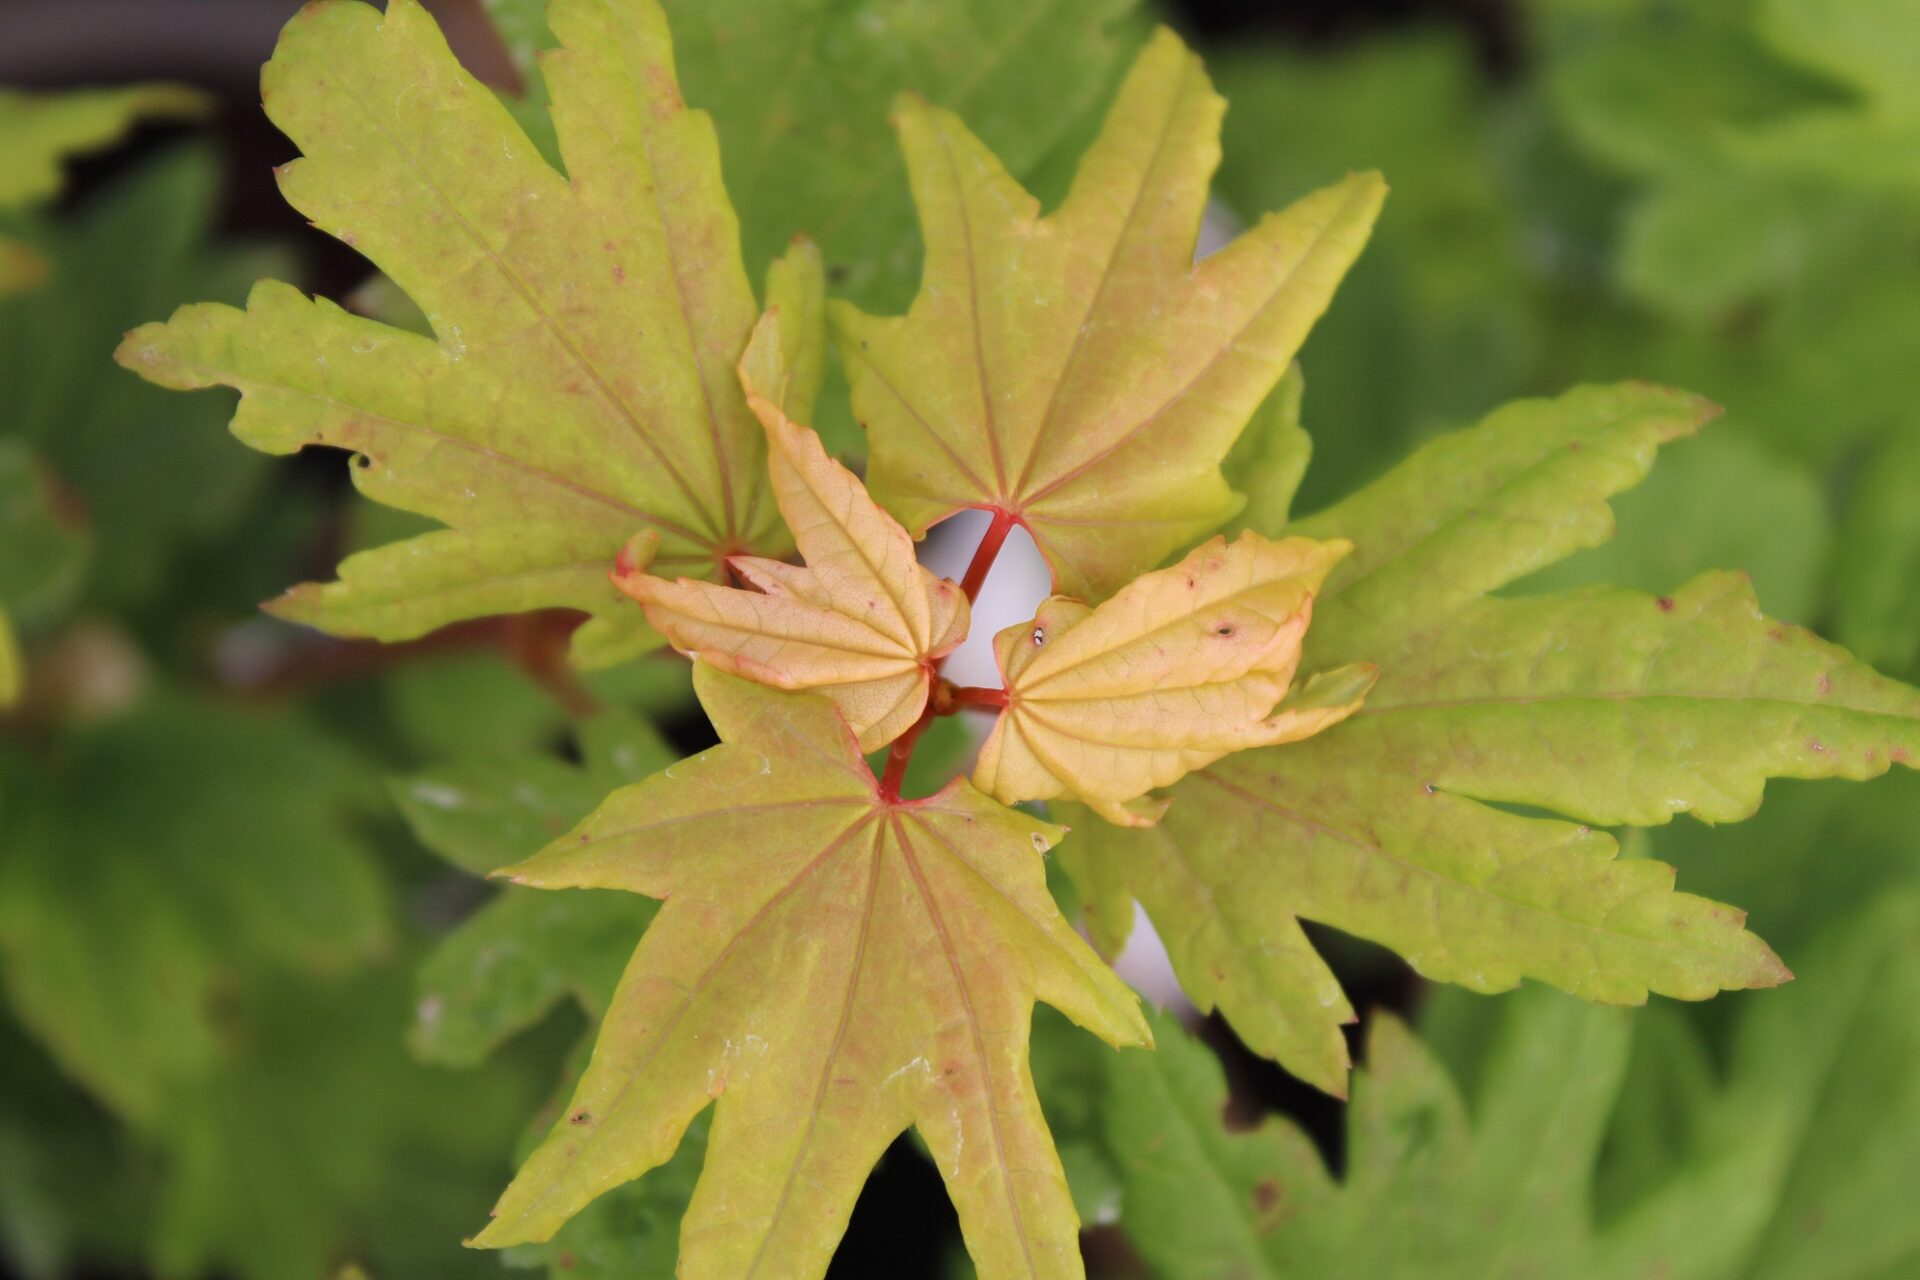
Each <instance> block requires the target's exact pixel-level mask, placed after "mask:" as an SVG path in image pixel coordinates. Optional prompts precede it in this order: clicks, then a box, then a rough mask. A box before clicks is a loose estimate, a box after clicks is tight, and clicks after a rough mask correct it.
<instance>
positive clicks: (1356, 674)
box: [973, 533, 1374, 826]
mask: <svg viewBox="0 0 1920 1280" xmlns="http://www.w3.org/2000/svg"><path fill="white" fill-rule="evenodd" d="M1348 550H1350V547H1349V544H1347V543H1344V542H1338V541H1334V542H1314V541H1312V540H1310V539H1307V538H1287V539H1284V540H1282V541H1279V542H1272V541H1269V540H1268V539H1266V538H1262V537H1260V536H1259V535H1258V534H1254V533H1245V534H1242V535H1241V536H1240V538H1239V539H1238V540H1237V541H1235V542H1233V543H1231V544H1229V543H1228V542H1227V541H1226V539H1224V538H1212V539H1209V540H1208V541H1206V542H1203V543H1201V544H1200V545H1199V546H1198V547H1195V548H1194V549H1193V550H1192V551H1191V552H1189V553H1188V554H1187V556H1186V558H1185V559H1183V560H1181V561H1180V563H1179V564H1176V565H1173V566H1172V567H1170V568H1166V569H1161V570H1158V571H1157V572H1154V573H1149V574H1146V575H1144V576H1142V577H1139V578H1136V579H1135V580H1134V581H1132V582H1131V583H1128V584H1127V585H1126V586H1125V587H1122V588H1121V589H1120V591H1119V593H1118V594H1116V595H1115V596H1114V597H1113V598H1112V599H1110V600H1108V601H1106V602H1105V603H1104V604H1102V605H1100V607H1099V608H1097V609H1089V608H1088V607H1087V606H1086V605H1085V604H1083V603H1081V602H1080V601H1078V600H1070V599H1066V598H1064V597H1060V596H1055V597H1053V598H1052V599H1050V600H1048V601H1046V602H1045V603H1044V604H1042V605H1041V606H1040V609H1039V611H1038V612H1037V613H1036V614H1035V615H1034V618H1033V620H1032V621H1031V622H1023V623H1018V624H1016V625H1014V626H1011V627H1008V628H1007V629H1006V630H1004V631H1002V632H1000V633H999V634H998V635H997V636H995V637H994V652H995V654H996V655H997V657H998V659H999V662H1000V673H1001V676H1002V678H1003V680H1004V682H1005V685H1006V698H1007V705H1006V710H1004V711H1003V712H1001V714H1000V717H999V719H998V720H996V721H995V723H994V726H993V733H992V734H991V736H989V737H988V739H987V741H986V745H985V746H984V747H982V748H981V750H980V763H979V765H978V767H977V768H975V770H974V774H973V780H974V785H975V786H978V787H979V788H980V789H981V790H983V791H985V792H987V793H988V794H990V795H992V796H994V797H995V798H996V799H999V800H1004V801H1007V802H1008V803H1013V802H1017V801H1021V800H1049V799H1052V798H1054V797H1056V796H1060V795H1063V794H1064V795H1068V796H1071V797H1074V798H1076V799H1080V800H1083V801H1086V802H1087V803H1088V804H1090V805H1091V806H1092V807H1093V809H1094V811H1095V812H1096V813H1098V814H1099V815H1100V816H1101V817H1103V818H1105V819H1106V820H1107V821H1109V822H1114V823H1118V824H1120V825H1123V826H1148V825H1151V824H1152V823H1153V822H1154V821H1156V820H1157V819H1158V818H1159V816H1160V815H1161V814H1162V813H1163V812H1164V811H1165V809H1166V802H1165V801H1163V800H1146V799H1142V798H1141V797H1144V796H1145V795H1146V793H1147V792H1148V791H1151V790H1152V789H1154V788H1155V787H1164V786H1168V785H1171V784H1172V783H1174V782H1177V781H1178V780H1179V779H1180V778H1182V777H1184V776H1186V774H1187V773H1188V772H1190V771H1191V770H1194V769H1198V768H1201V767H1202V766H1205V765H1209V764H1212V763H1213V762H1214V761H1215V760H1218V759H1219V758H1220V757H1221V756H1224V755H1226V754H1228V753H1229V752H1233V751H1241V750H1245V749H1246V748H1249V747H1258V746H1273V745H1275V744H1278V743H1282V742H1294V741H1297V740H1299V739H1301V738H1305V737H1309V736H1311V735H1312V734H1315V733H1318V732H1320V731H1321V730H1322V729H1324V728H1326V727H1327V726H1329V725H1332V724H1336V723H1338V722H1339V721H1341V720H1344V719H1345V718H1346V717H1348V716H1349V715H1352V714H1353V712H1354V711H1355V709H1357V708H1358V707H1359V705H1360V700H1361V698H1362V697H1364V696H1365V694H1366V691H1367V689H1368V687H1369V686H1371V685H1372V683H1373V677H1374V670H1373V668H1372V667H1370V666H1366V665H1365V664H1356V665H1354V666H1351V667H1348V668H1345V669H1343V670H1341V671H1336V672H1329V673H1327V675H1326V676H1324V677H1321V678H1318V679H1316V680H1313V681H1309V682H1308V683H1307V685H1306V686H1305V687H1304V688H1302V689H1301V690H1300V692H1299V695H1298V696H1297V697H1294V698H1289V699H1287V701H1286V702H1285V703H1284V704H1283V705H1282V706H1281V707H1280V708H1279V710H1278V711H1275V708H1274V704H1275V703H1278V702H1280V701H1281V699H1282V698H1283V697H1285V696H1286V693H1287V688H1288V686H1289V685H1290V684H1291V683H1292V682H1293V673H1294V670H1295V669H1296V668H1297V667H1298V666H1299V664H1300V646H1301V641H1302V639H1303V638H1304V637H1305V635H1306V634H1307V624H1308V622H1309V620H1310V619H1311V618H1312V616H1313V593H1314V592H1315V591H1317V590H1319V588H1320V583H1321V581H1322V580H1323V579H1325V577H1326V576H1327V573H1328V571H1329V570H1331V569H1332V568H1333V566H1334V565H1335V564H1336V563H1338V562H1339V560H1340V558H1341V557H1342V556H1344V555H1346V554H1347V552H1348Z"/></svg>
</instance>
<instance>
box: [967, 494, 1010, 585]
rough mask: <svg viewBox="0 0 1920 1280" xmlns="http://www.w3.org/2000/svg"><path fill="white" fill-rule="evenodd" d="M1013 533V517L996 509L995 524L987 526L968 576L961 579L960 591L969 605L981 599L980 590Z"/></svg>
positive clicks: (968, 567)
mask: <svg viewBox="0 0 1920 1280" xmlns="http://www.w3.org/2000/svg"><path fill="white" fill-rule="evenodd" d="M1011 532H1013V516H1012V515H1010V514H1009V513H1007V512H1005V511H1002V510H1001V509H1000V508H998V507H995V508H994V509H993V523H992V524H990V525H988V526H987V532H986V533H985V535H983V536H982V537H981V539H980V546H979V548H978V549H976V550H975V551H974V553H973V563H971V564H969V565H968V566H967V573H966V576H965V577H963V578H961V579H960V589H961V590H962V591H964V592H966V593H967V603H968V604H972V603H973V602H974V601H975V600H978V599H979V598H980V588H981V587H982V586H984V585H986V581H987V574H988V573H989V572H990V571H991V570H992V569H993V562H994V561H995V560H996V559H998V558H999V556H1000V548H1001V547H1002V546H1003V545H1005V543H1006V541H1007V535H1008V534H1009V533H1011Z"/></svg>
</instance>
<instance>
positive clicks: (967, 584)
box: [880, 507, 1014, 801]
mask: <svg viewBox="0 0 1920 1280" xmlns="http://www.w3.org/2000/svg"><path fill="white" fill-rule="evenodd" d="M1013 524H1014V520H1013V516H1012V515H1011V514H1009V513H1008V512H1005V511H1002V510H1000V509H999V508H997V507H996V508H995V509H994V512H993V522H992V523H991V524H989V525H988V526H987V531H986V533H985V534H983V535H982V536H981V538H980V545H979V546H978V547H977V548H975V549H974V553H973V559H972V561H970V562H969V563H968V565H967V572H966V575H965V576H964V577H962V578H961V579H960V589H961V590H962V591H964V592H966V593H967V603H968V604H972V603H973V602H974V601H975V600H977V599H979V597H980V588H981V587H982V586H984V585H985V584H986V581H987V574H989V573H991V572H992V571H993V562H994V561H995V560H997V559H998V558H999V557H1000V548H1002V547H1004V546H1005V545H1006V543H1007V535H1008V534H1009V533H1011V532H1013ZM943 661H944V660H943ZM928 674H929V675H930V676H931V677H932V688H930V689H929V690H928V691H927V705H926V707H925V709H924V710H922V711H921V712H920V718H919V719H918V720H916V721H914V722H913V726H912V727H911V728H909V729H908V730H907V731H906V732H905V733H903V734H901V735H900V736H899V737H898V738H895V739H894V741H893V746H892V747H891V748H890V749H889V750H888V751H887V767H886V769H885V770H884V771H883V772H882V773H881V775H880V798H881V799H883V800H888V801H898V800H899V799H900V784H901V783H902V782H904V781H905V780H906V777H907V765H908V764H909V763H910V762H911V761H912V760H913V748H914V744H916V743H918V742H919V741H920V735H921V734H923V733H925V732H926V731H927V726H928V725H930V724H932V723H933V722H934V720H935V719H936V718H937V717H940V716H950V715H953V714H954V713H955V712H957V711H959V710H961V709H962V708H964V707H985V708H990V709H998V708H1001V707H1004V706H1006V705H1007V691H1006V690H1005V689H987V688H981V687H979V686H975V685H954V684H951V683H949V682H947V681H946V680H943V679H941V678H940V670H939V667H938V666H935V667H933V668H931V669H930V670H929V671H928Z"/></svg>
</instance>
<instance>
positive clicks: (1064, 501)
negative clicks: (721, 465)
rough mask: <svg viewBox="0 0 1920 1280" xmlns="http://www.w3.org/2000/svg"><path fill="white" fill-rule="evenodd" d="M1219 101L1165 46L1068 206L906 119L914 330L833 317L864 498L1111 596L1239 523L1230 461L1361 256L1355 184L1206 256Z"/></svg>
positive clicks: (942, 117) (1369, 186)
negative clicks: (1016, 548)
mask: <svg viewBox="0 0 1920 1280" xmlns="http://www.w3.org/2000/svg"><path fill="white" fill-rule="evenodd" d="M1225 105H1226V104H1225V102H1224V101H1223V100H1222V99H1221V98H1220V96H1219V95H1218V94H1216V93H1215V92H1214V91H1213V88H1212V86H1211V85H1210V84H1209V82H1208V80H1207V77H1206V74H1205V72H1204V71H1202V70H1201V67H1200V62H1199V59H1198V58H1196V57H1195V56H1194V55H1193V54H1192V53H1190V52H1189V51H1188V50H1187V49H1186V48H1185V47H1184V46H1183V45H1182V44H1181V43H1180V41H1179V39H1178V38H1177V37H1176V36H1174V35H1173V34H1172V33H1171V32H1167V31H1162V32H1160V33H1159V34H1158V35H1157V36H1156V37H1155V38H1154V39H1153V40H1152V42H1151V43H1150V44H1149V45H1148V46H1147V48H1146V50H1145V51H1144V52H1143V53H1142V54H1141V55H1140V58H1139V60H1138V62H1136V63H1135V65H1134V68H1133V70H1132V72H1131V73H1130V74H1129V75H1128V77H1127V80H1126V83H1125V85H1124V86H1123V87H1122V88H1121V90H1120V95H1119V98H1118V99H1117V101H1116V102H1115V103H1114V106H1113V109H1112V111H1111V112H1109V114H1108V116H1107V120H1106V124H1105V126H1104V128H1103V130H1102V132H1101V134H1100V138H1099V140H1098V141H1097V142H1096V143H1095V144H1094V146H1093V148H1092V149H1091V150H1090V151H1089V152H1088V153H1087V155H1086V158H1085V159H1084V160H1083V161H1082V162H1081V165H1080V170H1079V173H1078V175H1077V176H1076V177H1075V179H1074V184H1073V189H1072V191H1071V193H1070V194H1069V195H1068V197H1067V200H1066V202H1065V203H1064V204H1063V205H1062V206H1061V207H1060V208H1059V210H1058V211H1056V212H1055V213H1053V214H1051V215H1050V216H1048V217H1045V218H1042V217H1041V216H1040V207H1039V204H1038V202H1037V201H1036V200H1034V198H1033V197H1032V196H1030V195H1028V194H1027V193H1026V192H1025V191H1024V190H1022V189H1021V187H1020V185H1019V184H1018V183H1017V182H1015V181H1014V180H1013V179H1012V178H1011V177H1010V176H1009V175H1008V174H1007V172H1006V170H1005V169H1004V168H1003V167H1002V166H1001V164H1000V162H999V160H998V159H997V158H996V157H995V156H994V155H993V154H992V153H991V152H990V151H988V150H987V148H986V147H985V146H984V145H983V144H982V143H981V142H980V141H979V140H978V139H977V138H975V137H974V136H973V134H971V133H970V132H968V131H967V129H966V127H965V126H964V125H963V124H962V123H961V122H960V120H959V119H958V118H957V117H955V116H954V115H953V114H952V113H950V112H947V111H943V110H939V109H937V108H934V107H931V106H928V105H927V104H926V103H924V102H921V101H919V100H917V99H904V100H902V102H901V103H900V105H899V107H898V108H897V111H896V125H897V127H898V129H899V132H900V142H901V146H902V148H903V149H904V151H905V152H906V156H907V165H908V169H909V171H910V175H911V179H912V185H913V192H914V200H915V203H916V204H917V206H918V208H919V212H920V222H921V228H922V234H923V235H924V237H925V239H926V268H925V272H924V275H923V278H922V284H921V289H920V295H919V297H918V298H916V299H915V301H914V304H913V307H912V309H911V310H910V311H909V312H908V314H906V315H905V316H900V317H878V316H870V315H867V314H865V313H863V312H861V311H859V310H858V309H856V308H854V307H852V306H850V305H848V304H845V303H840V304H835V306H834V307H833V309H832V311H831V319H832V322H833V326H834V329H835V333H836V338H837V340H838V342H839V344H840V348H841V350H842V352H843V353H844V355H845V357H846V362H847V366H848V372H849V376H850V378H851V380H852V385H853V397H854V407H855V411H856V414H857V416H858V417H859V419H860V420H861V421H862V422H864V423H866V424H867V426H868V432H869V436H870V439H871V442H872V469H871V471H870V473H869V475H868V480H869V482H870V484H871V485H872V488H873V493H874V496H875V497H876V498H878V499H879V500H880V502H881V503H882V504H883V505H884V506H886V508H887V509H888V510H889V511H892V512H893V513H894V515H896V516H898V517H899V518H900V520H901V522H902V523H903V524H905V525H906V526H907V528H908V529H909V530H911V531H913V532H914V533H915V534H919V533H921V532H923V531H925V529H926V528H927V526H929V525H931V524H933V523H934V522H935V521H938V520H940V519H943V518H944V517H946V516H949V515H951V514H953V513H954V512H955V511H958V510H960V509H962V508H965V507H991V508H998V509H1000V510H1003V511H1006V512H1008V513H1010V514H1012V515H1014V516H1016V517H1017V518H1018V519H1019V520H1020V521H1021V522H1022V523H1023V524H1025V525H1026V527H1027V528H1028V530H1029V531H1030V532H1031V533H1032V534H1033V537H1034V540H1035V542H1037V543H1038V544H1039V547H1040V549H1041V551H1042V552H1044V553H1045V555H1046V557H1047V559H1048V561H1049V562H1050V563H1051V565H1052V566H1053V573H1054V582H1055V586H1056V589H1058V590H1060V591H1062V592H1064V593H1067V594H1070V595H1076V596H1082V597H1086V598H1088V599H1099V598H1101V597H1103V596H1105V595H1107V594H1110V593H1111V592H1112V591H1114V590H1115V589H1117V588H1118V587H1119V586H1120V585H1121V584H1123V583H1125V582H1127V581H1128V580H1130V579H1131V578H1133V577H1135V576H1136V575H1138V574H1140V573H1142V572H1144V571H1145V570H1148V569H1151V568H1153V567H1154V566H1155V565H1157V564H1159V563H1160V562H1161V561H1162V560H1164V559H1165V558H1166V557H1167V556H1168V555H1169V554H1171V553H1172V552H1174V551H1176V550H1178V549H1179V548H1180V547H1182V546H1184V545H1186V544H1187V543H1190V542H1191V541H1193V539H1195V538H1196V537H1199V536H1201V535H1203V534H1205V533H1206V532H1208V531H1209V530H1211V529H1213V528H1215V527H1217V526H1218V525H1219V524H1220V523H1221V521H1223V520H1225V519H1226V518H1228V517H1229V516H1231V515H1232V514H1233V513H1234V512H1235V511H1236V510H1237V509H1238V507H1239V505H1240V501H1241V500H1240V499H1239V498H1238V497H1237V496H1236V495H1235V494H1234V493H1233V491H1232V490H1231V489H1230V488H1229V487H1228V485H1227V482H1226V480H1225V479H1224V478H1223V477H1222V475H1221V473H1220V462H1221V459H1222V458H1224V457H1225V456H1226V453H1227V451H1228V449H1229V448H1230V447H1231V446H1232V444H1233V442H1234V439H1235V438H1236V437H1237V436H1238V435H1239V434H1240V431H1241V429H1242V428H1243V427H1244V426H1245V425H1246V422H1247V419H1248V418H1249V416H1251V414H1252V413H1253V411H1254V409H1255V407H1256V406H1258V405H1259V404H1260V402H1261V400H1262V399H1264V398H1265V396H1266V394H1267V393H1268V391H1270V390H1271V389H1272V388H1273V385H1274V384H1275V382H1277V381H1278V380H1279V378H1280V376H1281V375H1282V374H1283V373H1285V372H1286V369H1287V364H1288V362H1289V361H1290V360H1291V359H1292V358H1293V355H1294V352H1295V351H1296V350H1298V349H1299V346H1300V343H1301V342H1302V340H1304V339H1305V337H1306V335H1307V330H1308V329H1309V328H1310V327H1311V326H1312V324H1313V322H1314V321H1315V320H1316V319H1317V318H1318V317H1319V315H1320V313H1321V312H1322V311H1323V310H1325V309H1326V306H1327V303H1328V301H1329V300H1330V299H1331V298H1332V296H1333V290H1334V287H1335V286H1336V285H1337V284H1338V283H1339V281H1340V278H1341V276H1342V275H1344V274H1345V272H1346V270H1347V268H1348V266H1349V265H1351V264H1352V262H1353V260H1354V258H1355V257H1356V256H1357V255H1358V254H1359V252H1360V249H1361V246H1362V245H1363V244H1364V243H1365V242H1366V238H1367V235H1368V232H1369V231H1370V230H1371V228H1372V226H1373V220H1374V218H1375V216H1376V215H1377V214H1378V212H1379V209H1380V203H1381V200H1382V198H1383V197H1384V195H1385V192H1386V187H1385V185H1384V184H1383V183H1382V182H1381V180H1380V177H1379V175H1377V174H1371V173H1368V174H1358V175H1355V176H1353V177H1350V178H1348V179H1347V180H1345V181H1344V182H1340V183H1337V184H1335V185H1334V186H1331V187H1329V188H1327V189H1325V190H1323V191H1318V192H1315V193H1314V194H1312V195H1309V196H1307V197H1306V198H1305V199H1303V200H1301V201H1300V202H1299V203H1298V204H1295V205H1294V206H1293V207H1292V208H1290V209H1288V210H1286V211H1285V212H1284V213H1279V214H1273V215H1269V216H1268V217H1266V218H1265V219H1263V220H1262V221H1261V222H1260V223H1259V224H1258V225H1257V226H1256V227H1254V229H1253V230H1251V231H1249V232H1248V233H1247V234H1246V235H1244V236H1242V237H1241V238H1240V239H1239V240H1237V241H1235V242H1234V243H1233V244H1232V245H1230V246H1228V247H1227V248H1226V249H1224V250H1222V251H1221V252H1219V253H1217V254H1214V255H1213V256H1212V257H1210V258H1208V259H1207V260H1206V261H1204V262H1201V263H1199V264H1198V265H1195V264H1194V262H1193V251H1194V241H1195V238H1196V235H1197V233H1198V231H1199V228H1200V217H1201V212H1202V210H1203V208H1204V207H1205V204H1206V199H1207V180H1208V177H1209V176H1210V175H1211V173H1212V171H1213V168H1214V165H1215V163H1216V162H1217V161H1218V159H1219V126H1220V117H1221V113H1222V111H1223V110H1224V108H1225Z"/></svg>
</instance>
